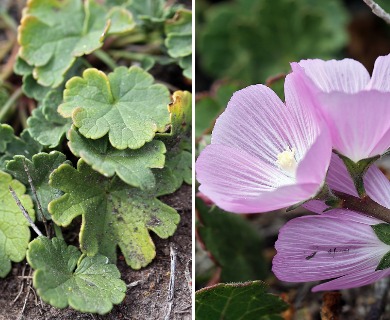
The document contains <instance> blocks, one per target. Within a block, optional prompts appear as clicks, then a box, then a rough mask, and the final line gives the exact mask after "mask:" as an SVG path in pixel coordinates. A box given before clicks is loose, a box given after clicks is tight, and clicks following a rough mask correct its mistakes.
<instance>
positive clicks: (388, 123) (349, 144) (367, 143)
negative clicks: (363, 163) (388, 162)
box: [317, 91, 390, 162]
mask: <svg viewBox="0 0 390 320" xmlns="http://www.w3.org/2000/svg"><path fill="white" fill-rule="evenodd" d="M317 97H318V106H319V108H321V112H322V114H323V116H324V118H325V120H326V122H327V124H328V127H329V129H330V132H331V135H332V141H333V147H334V149H336V150H337V151H338V152H340V153H341V154H343V155H344V156H347V157H348V158H350V159H351V160H353V161H355V162H358V161H359V160H361V159H366V158H371V157H373V156H376V155H381V154H383V153H384V152H385V151H386V150H387V149H388V148H389V147H390V120H389V119H390V104H389V97H390V96H389V94H387V93H383V92H379V91H361V92H358V93H356V94H352V95H351V94H347V93H342V92H333V93H329V94H326V93H320V94H318V95H317Z"/></svg>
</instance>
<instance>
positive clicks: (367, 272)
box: [312, 268, 390, 292]
mask: <svg viewBox="0 0 390 320" xmlns="http://www.w3.org/2000/svg"><path fill="white" fill-rule="evenodd" d="M389 275H390V269H386V270H378V271H375V268H373V269H369V268H366V269H361V270H359V271H356V272H354V273H351V274H348V275H345V276H342V277H340V278H337V279H334V280H332V281H328V282H326V283H322V284H320V285H318V286H315V287H314V288H313V289H312V291H313V292H318V291H328V290H329V291H330V290H342V289H349V288H356V287H361V286H365V285H368V284H371V283H374V282H375V281H378V280H379V279H382V278H385V277H387V276H389Z"/></svg>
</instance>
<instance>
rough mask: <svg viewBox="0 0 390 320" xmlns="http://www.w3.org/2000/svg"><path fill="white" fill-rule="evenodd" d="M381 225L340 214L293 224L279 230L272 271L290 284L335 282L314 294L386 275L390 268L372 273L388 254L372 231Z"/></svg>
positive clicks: (349, 213) (302, 219)
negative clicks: (320, 281) (321, 281)
mask: <svg viewBox="0 0 390 320" xmlns="http://www.w3.org/2000/svg"><path fill="white" fill-rule="evenodd" d="M381 223H384V222H383V221H380V220H377V219H374V218H370V217H367V216H364V215H361V214H358V213H356V212H353V211H348V210H342V209H336V210H332V211H331V212H329V213H326V214H322V215H316V216H304V217H299V218H296V219H293V220H291V221H289V222H288V223H287V224H286V225H285V226H284V227H283V228H282V229H281V230H280V233H279V238H278V241H277V242H276V244H275V247H276V250H277V252H278V253H277V255H276V256H275V257H274V259H273V267H272V271H273V272H274V273H275V275H276V276H277V277H278V278H279V279H280V280H283V281H289V282H308V281H318V280H327V279H334V278H336V279H334V280H331V281H329V282H326V283H323V284H320V285H317V286H315V287H314V288H313V291H321V290H339V289H347V288H353V287H359V286H364V285H367V284H370V283H373V282H375V281H377V280H378V279H381V278H383V277H386V276H389V275H390V268H388V269H385V270H378V271H376V268H377V267H378V265H379V262H380V261H381V259H382V258H383V256H384V255H385V254H386V253H388V252H389V251H390V245H388V244H386V243H384V242H382V241H381V240H379V238H378V237H377V235H376V234H375V232H374V230H373V228H372V227H371V226H372V225H378V224H381Z"/></svg>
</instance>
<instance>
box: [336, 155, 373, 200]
mask: <svg viewBox="0 0 390 320" xmlns="http://www.w3.org/2000/svg"><path fill="white" fill-rule="evenodd" d="M335 153H337V154H338V156H339V157H340V159H341V160H343V162H344V164H345V166H346V167H347V170H348V172H349V174H350V175H351V178H352V181H353V184H354V185H355V188H356V191H357V193H358V195H359V197H360V198H364V197H365V196H366V195H367V194H366V191H365V189H364V183H363V177H364V174H365V173H366V172H367V170H368V168H369V167H370V165H372V164H373V163H374V162H375V161H376V160H378V159H379V158H380V156H379V155H378V156H375V157H371V158H367V159H362V160H359V161H358V162H354V161H353V160H351V159H349V158H348V157H346V156H343V155H342V154H340V153H338V152H337V151H335Z"/></svg>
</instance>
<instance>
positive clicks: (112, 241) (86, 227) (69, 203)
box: [49, 160, 180, 269]
mask: <svg viewBox="0 0 390 320" xmlns="http://www.w3.org/2000/svg"><path fill="white" fill-rule="evenodd" d="M50 180H51V182H50V184H51V186H52V187H53V188H56V189H60V190H62V191H63V192H64V193H65V194H64V195H63V196H61V197H60V198H59V199H56V200H54V201H52V202H51V203H50V204H49V211H50V213H51V214H52V218H53V220H54V221H55V222H56V223H57V224H58V225H61V226H67V225H69V224H70V223H71V222H72V220H73V219H74V218H75V217H77V216H79V215H82V216H83V222H82V226H81V232H80V243H81V249H82V251H83V252H84V253H86V254H88V255H89V256H93V255H95V254H97V253H100V254H103V255H105V256H107V257H109V259H110V261H112V262H115V261H116V247H117V246H119V247H120V249H121V251H122V254H123V255H124V257H125V259H126V262H127V264H128V265H130V266H131V267H132V268H133V269H139V268H141V267H144V266H146V265H147V264H148V263H150V262H151V261H152V259H153V258H154V257H155V255H156V252H155V246H154V244H153V241H152V239H151V237H150V235H149V230H151V231H153V232H154V233H156V234H157V235H158V236H159V237H161V238H164V239H165V238H167V237H169V236H171V235H172V234H173V233H174V232H175V230H176V226H177V224H178V223H179V220H180V216H179V215H178V213H177V212H176V210H174V209H173V208H171V207H169V206H167V205H165V204H163V203H162V202H160V201H159V200H157V199H156V198H155V196H157V195H158V194H150V193H146V192H145V191H142V190H140V189H138V188H132V187H129V186H127V185H125V184H124V183H122V182H120V181H118V180H117V181H113V180H111V179H107V178H105V177H103V176H102V175H100V174H99V173H97V172H96V171H94V170H93V169H92V168H91V167H89V166H88V165H87V164H86V163H85V162H84V161H83V160H79V162H78V166H77V170H76V169H75V168H73V167H72V166H70V165H66V164H65V165H61V166H60V167H59V168H58V169H57V170H55V171H54V172H53V173H52V175H51V177H50Z"/></svg>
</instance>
